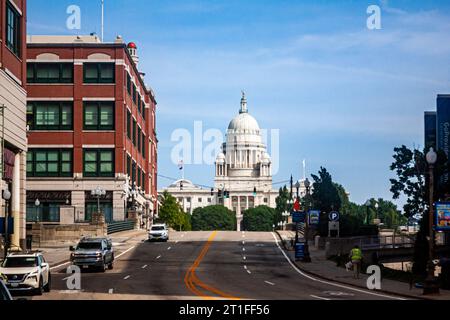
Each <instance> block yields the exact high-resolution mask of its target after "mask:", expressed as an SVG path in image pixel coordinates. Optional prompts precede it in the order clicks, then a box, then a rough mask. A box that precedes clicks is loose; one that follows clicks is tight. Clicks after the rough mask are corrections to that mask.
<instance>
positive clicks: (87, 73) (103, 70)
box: [84, 63, 115, 83]
mask: <svg viewBox="0 0 450 320" xmlns="http://www.w3.org/2000/svg"><path fill="white" fill-rule="evenodd" d="M114 68H115V65H114V63H85V64H84V83H114V80H115V70H114Z"/></svg>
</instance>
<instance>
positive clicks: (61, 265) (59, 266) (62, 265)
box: [50, 262, 70, 270]
mask: <svg viewBox="0 0 450 320" xmlns="http://www.w3.org/2000/svg"><path fill="white" fill-rule="evenodd" d="M68 264H70V262H66V263H63V264H60V265H58V266H54V267H51V268H50V270H55V269H59V268H61V267H64V266H67V265H68Z"/></svg>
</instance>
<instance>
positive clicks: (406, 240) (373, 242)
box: [359, 235, 415, 250]
mask: <svg viewBox="0 0 450 320" xmlns="http://www.w3.org/2000/svg"><path fill="white" fill-rule="evenodd" d="M359 242H360V247H361V248H362V249H363V250H370V249H400V248H413V247H414V245H415V238H414V237H411V236H405V235H392V236H375V237H364V238H360V239H359Z"/></svg>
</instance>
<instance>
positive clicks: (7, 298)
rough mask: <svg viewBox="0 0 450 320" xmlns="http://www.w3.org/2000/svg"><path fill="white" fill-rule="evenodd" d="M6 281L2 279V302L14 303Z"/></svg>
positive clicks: (0, 294) (0, 289) (0, 282)
mask: <svg viewBox="0 0 450 320" xmlns="http://www.w3.org/2000/svg"><path fill="white" fill-rule="evenodd" d="M3 281H4V279H0V301H12V300H13V298H12V297H11V294H10V293H9V290H8V288H6V286H5V283H4V282H3Z"/></svg>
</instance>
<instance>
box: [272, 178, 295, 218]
mask: <svg viewBox="0 0 450 320" xmlns="http://www.w3.org/2000/svg"><path fill="white" fill-rule="evenodd" d="M290 199H291V194H290V192H289V190H288V188H287V187H286V186H284V187H283V188H280V190H279V192H278V197H277V198H276V199H275V203H276V208H275V214H274V219H273V224H275V225H278V223H279V222H280V221H283V212H286V211H287V212H290V211H291V210H292V207H291V206H290V205H289V204H288V201H289V200H290Z"/></svg>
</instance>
